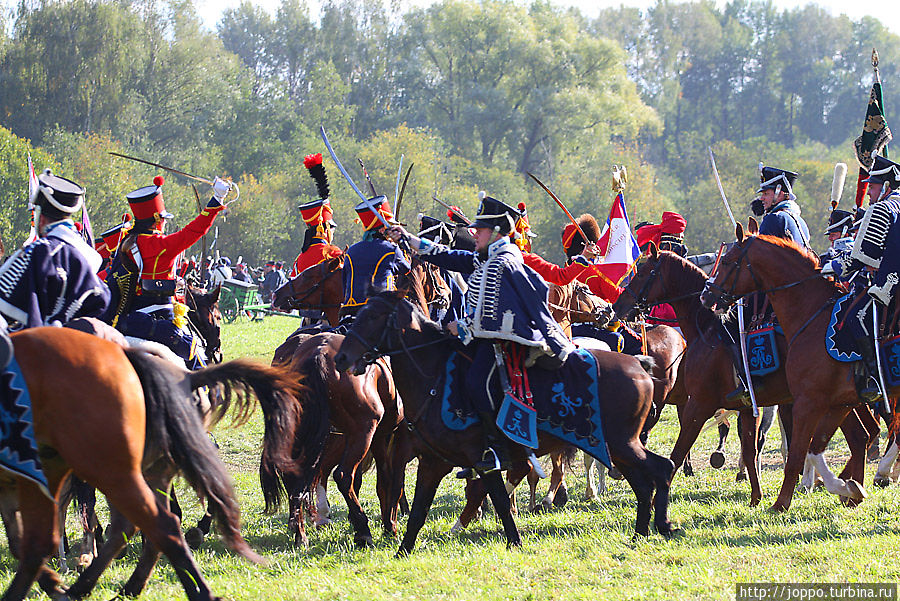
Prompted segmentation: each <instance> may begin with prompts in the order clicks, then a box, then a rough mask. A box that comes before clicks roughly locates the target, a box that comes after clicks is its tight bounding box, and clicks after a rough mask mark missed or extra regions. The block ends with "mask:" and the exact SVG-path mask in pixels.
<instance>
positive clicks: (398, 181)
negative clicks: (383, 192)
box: [394, 154, 403, 216]
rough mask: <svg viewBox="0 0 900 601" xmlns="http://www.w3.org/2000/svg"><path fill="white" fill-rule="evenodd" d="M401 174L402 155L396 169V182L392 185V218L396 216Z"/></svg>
mask: <svg viewBox="0 0 900 601" xmlns="http://www.w3.org/2000/svg"><path fill="white" fill-rule="evenodd" d="M402 173H403V155H402V154H401V155H400V166H399V167H398V168H397V182H396V183H395V184H394V216H396V215H397V204H399V202H400V175H401V174H402Z"/></svg>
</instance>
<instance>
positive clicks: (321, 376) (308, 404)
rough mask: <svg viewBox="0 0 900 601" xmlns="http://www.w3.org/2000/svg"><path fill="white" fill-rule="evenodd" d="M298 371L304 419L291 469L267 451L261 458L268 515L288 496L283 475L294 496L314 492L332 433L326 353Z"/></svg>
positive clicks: (300, 421)
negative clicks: (326, 445)
mask: <svg viewBox="0 0 900 601" xmlns="http://www.w3.org/2000/svg"><path fill="white" fill-rule="evenodd" d="M297 371H299V373H300V374H302V377H303V383H304V385H303V387H302V388H300V390H299V391H298V393H297V401H298V403H299V406H300V412H301V415H300V418H299V419H298V421H297V427H296V431H295V434H294V438H293V445H294V446H293V462H292V465H291V466H290V467H289V468H287V467H285V466H279V464H278V462H277V461H275V458H274V457H273V456H272V455H271V454H270V453H267V452H266V450H265V449H264V450H263V453H262V457H260V462H259V482H260V486H261V487H262V492H263V499H264V500H265V503H266V508H265V512H266V513H274V512H275V511H277V509H278V507H279V506H280V505H281V501H282V499H283V498H284V496H285V494H287V491H286V490H285V488H284V485H283V478H282V477H281V476H282V474H283V473H284V472H289V473H290V474H291V475H292V478H291V480H292V483H296V489H295V490H294V491H293V492H296V493H301V494H302V493H305V492H311V491H313V490H314V487H315V484H316V481H317V478H318V476H319V467H320V464H321V462H322V453H323V452H324V450H325V443H326V442H327V440H328V434H329V432H331V420H330V417H329V411H328V397H329V391H328V373H329V371H330V368H329V366H328V362H327V360H326V357H325V355H324V353H322V352H316V353H314V354H312V355H311V356H309V357H307V358H306V359H305V360H304V361H303V362H302V363H301V364H300V368H299V369H298V370H297ZM295 478H296V479H295ZM292 488H294V486H293V485H292Z"/></svg>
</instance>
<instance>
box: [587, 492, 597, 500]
mask: <svg viewBox="0 0 900 601" xmlns="http://www.w3.org/2000/svg"><path fill="white" fill-rule="evenodd" d="M598 498H599V497H598V496H597V493H593V494H591V493H585V495H584V500H585V501H596V500H597V499H598Z"/></svg>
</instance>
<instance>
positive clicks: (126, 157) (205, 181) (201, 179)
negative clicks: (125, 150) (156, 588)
mask: <svg viewBox="0 0 900 601" xmlns="http://www.w3.org/2000/svg"><path fill="white" fill-rule="evenodd" d="M109 154H111V155H112V156H114V157H119V158H122V159H128V160H129V161H135V162H136V163H143V164H145V165H150V166H151V167H156V168H157V169H163V170H164V171H168V172H170V173H174V174H175V175H181V176H184V177H186V178H188V179H192V180H195V181H198V182H203V183H204V184H209V185H210V186H212V185H213V183H212V181H210V180H208V179H206V178H205V177H197V176H196V175H191V174H190V173H187V172H185V171H180V170H178V169H173V168H172V167H166V166H165V165H160V164H159V163H154V162H152V161H145V160H144V159H139V158H137V157H131V156H128V155H127V154H122V153H120V152H110V153H109Z"/></svg>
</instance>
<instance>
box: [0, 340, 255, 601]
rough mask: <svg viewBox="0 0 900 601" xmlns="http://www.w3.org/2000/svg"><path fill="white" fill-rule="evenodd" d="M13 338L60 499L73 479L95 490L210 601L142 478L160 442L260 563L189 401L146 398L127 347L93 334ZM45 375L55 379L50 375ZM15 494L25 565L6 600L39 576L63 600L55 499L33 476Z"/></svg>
mask: <svg viewBox="0 0 900 601" xmlns="http://www.w3.org/2000/svg"><path fill="white" fill-rule="evenodd" d="M12 340H13V344H14V347H15V354H16V359H17V361H18V363H19V366H20V368H21V370H22V373H23V375H24V377H25V381H26V382H27V384H28V388H29V392H30V395H31V404H32V416H33V420H34V432H35V437H36V439H37V442H38V444H39V445H40V447H41V449H42V450H41V459H42V463H43V469H44V473H45V475H46V476H47V480H48V482H49V485H50V491H51V494H53V495H54V497H57V496H58V494H59V492H60V487H61V485H62V483H63V482H64V480H65V479H66V477H67V476H68V475H69V474H70V473H74V474H75V475H77V476H78V477H79V478H81V479H82V480H84V481H86V482H87V483H89V484H91V485H92V486H94V487H96V488H98V489H99V490H100V491H101V492H103V494H105V495H106V497H107V499H108V500H109V502H110V504H111V505H113V506H115V507H116V508H117V509H118V510H119V511H121V512H122V514H123V515H124V516H125V517H126V518H127V519H128V520H129V521H130V522H131V523H133V524H135V525H136V526H137V527H138V528H140V529H141V530H142V531H143V532H144V535H145V536H146V537H147V539H149V540H150V541H151V542H152V543H153V544H154V545H155V546H156V548H158V549H160V550H161V551H162V552H163V553H164V554H165V555H166V556H167V557H168V558H169V560H170V561H171V563H172V565H173V567H174V568H175V572H176V574H177V576H178V579H179V580H180V581H181V584H182V586H183V587H184V590H185V593H186V594H187V596H188V598H189V599H192V600H200V599H202V600H211V599H213V598H214V597H213V595H212V593H211V592H210V589H209V586H208V585H207V584H206V581H205V580H204V579H203V576H202V575H201V573H200V570H199V568H198V567H197V565H196V563H195V562H194V560H193V557H192V556H191V553H190V550H189V549H188V546H187V544H186V543H185V541H184V537H183V536H182V534H181V528H180V525H179V522H178V519H177V518H176V517H175V516H174V515H173V514H172V513H171V512H170V511H169V509H168V508H167V507H166V505H165V504H164V503H162V502H161V501H160V499H159V498H158V497H157V496H156V495H154V492H153V490H152V489H151V488H150V487H149V486H148V485H147V482H146V481H145V480H144V476H143V474H142V471H141V466H142V460H143V457H144V450H145V447H146V445H148V444H149V445H151V446H153V445H157V448H159V449H160V451H161V452H162V453H167V454H169V455H170V456H171V457H173V458H174V459H175V461H176V462H177V463H178V464H179V466H180V467H181V468H182V469H183V470H184V472H185V474H186V476H187V477H188V479H189V481H191V483H192V484H193V485H194V486H196V487H197V488H198V490H199V491H200V492H201V493H202V494H203V495H204V496H205V497H206V498H207V499H208V500H209V502H210V506H211V508H212V509H213V512H214V513H215V514H216V515H217V516H218V517H219V519H220V529H221V531H222V533H223V536H224V537H225V540H226V543H227V544H228V545H229V546H230V547H231V548H232V549H234V550H235V552H237V553H238V554H239V555H241V556H242V557H244V558H246V559H248V560H250V561H254V562H260V561H261V558H260V557H259V556H258V555H257V554H256V553H255V552H253V550H252V549H250V547H249V545H247V543H246V542H245V541H244V540H243V538H242V537H241V534H240V515H239V514H240V511H239V509H238V505H237V502H236V500H235V497H234V491H233V489H232V486H231V480H230V478H229V477H228V474H227V471H226V470H225V466H224V465H223V464H222V461H221V459H219V457H218V455H217V454H216V451H215V448H214V447H213V445H212V443H211V442H210V441H209V438H208V437H207V436H206V431H205V429H204V428H203V425H202V422H201V421H200V418H199V417H198V416H197V413H196V410H194V409H193V407H191V400H190V399H189V398H187V397H184V396H181V395H175V394H172V395H167V394H161V393H160V394H156V393H151V394H147V393H146V392H145V389H144V388H143V386H142V382H141V379H140V378H139V376H138V374H137V373H136V372H135V370H134V368H133V367H132V364H131V361H130V360H129V357H128V355H127V354H126V351H125V350H124V349H122V347H120V346H118V345H116V344H114V343H112V342H109V341H106V340H102V339H100V338H97V337H95V336H91V335H90V334H85V333H83V332H79V331H76V330H72V329H68V328H34V329H29V330H25V331H23V332H19V333H16V334H13V335H12ZM131 352H136V351H131ZM48 369H52V371H53V377H47V371H48ZM17 488H18V500H19V508H20V512H21V519H22V537H21V542H20V544H18V545H17V547H18V553H17V555H18V559H19V564H18V567H17V570H16V574H15V576H14V577H13V579H12V581H11V582H10V583H9V585H8V587H7V589H6V592H5V593H4V596H3V599H24V598H25V596H26V595H27V593H28V591H29V589H30V588H31V585H32V584H33V583H34V581H35V579H36V578H37V579H38V580H39V583H40V586H41V588H42V589H43V590H44V591H45V592H47V593H48V594H49V595H50V596H51V597H57V596H60V595H63V594H64V593H65V590H64V589H63V588H62V586H61V583H60V580H59V576H58V574H56V572H54V571H53V570H51V569H50V568H49V567H48V566H47V565H46V562H47V559H48V557H49V556H50V555H51V554H52V553H53V552H54V550H55V549H56V547H57V545H58V543H59V524H58V521H57V520H58V516H57V511H56V506H55V504H54V500H53V499H50V498H48V497H47V496H45V495H44V494H43V493H42V492H41V491H40V489H39V488H38V487H37V485H35V484H34V483H33V482H31V481H28V480H24V479H21V478H17Z"/></svg>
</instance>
